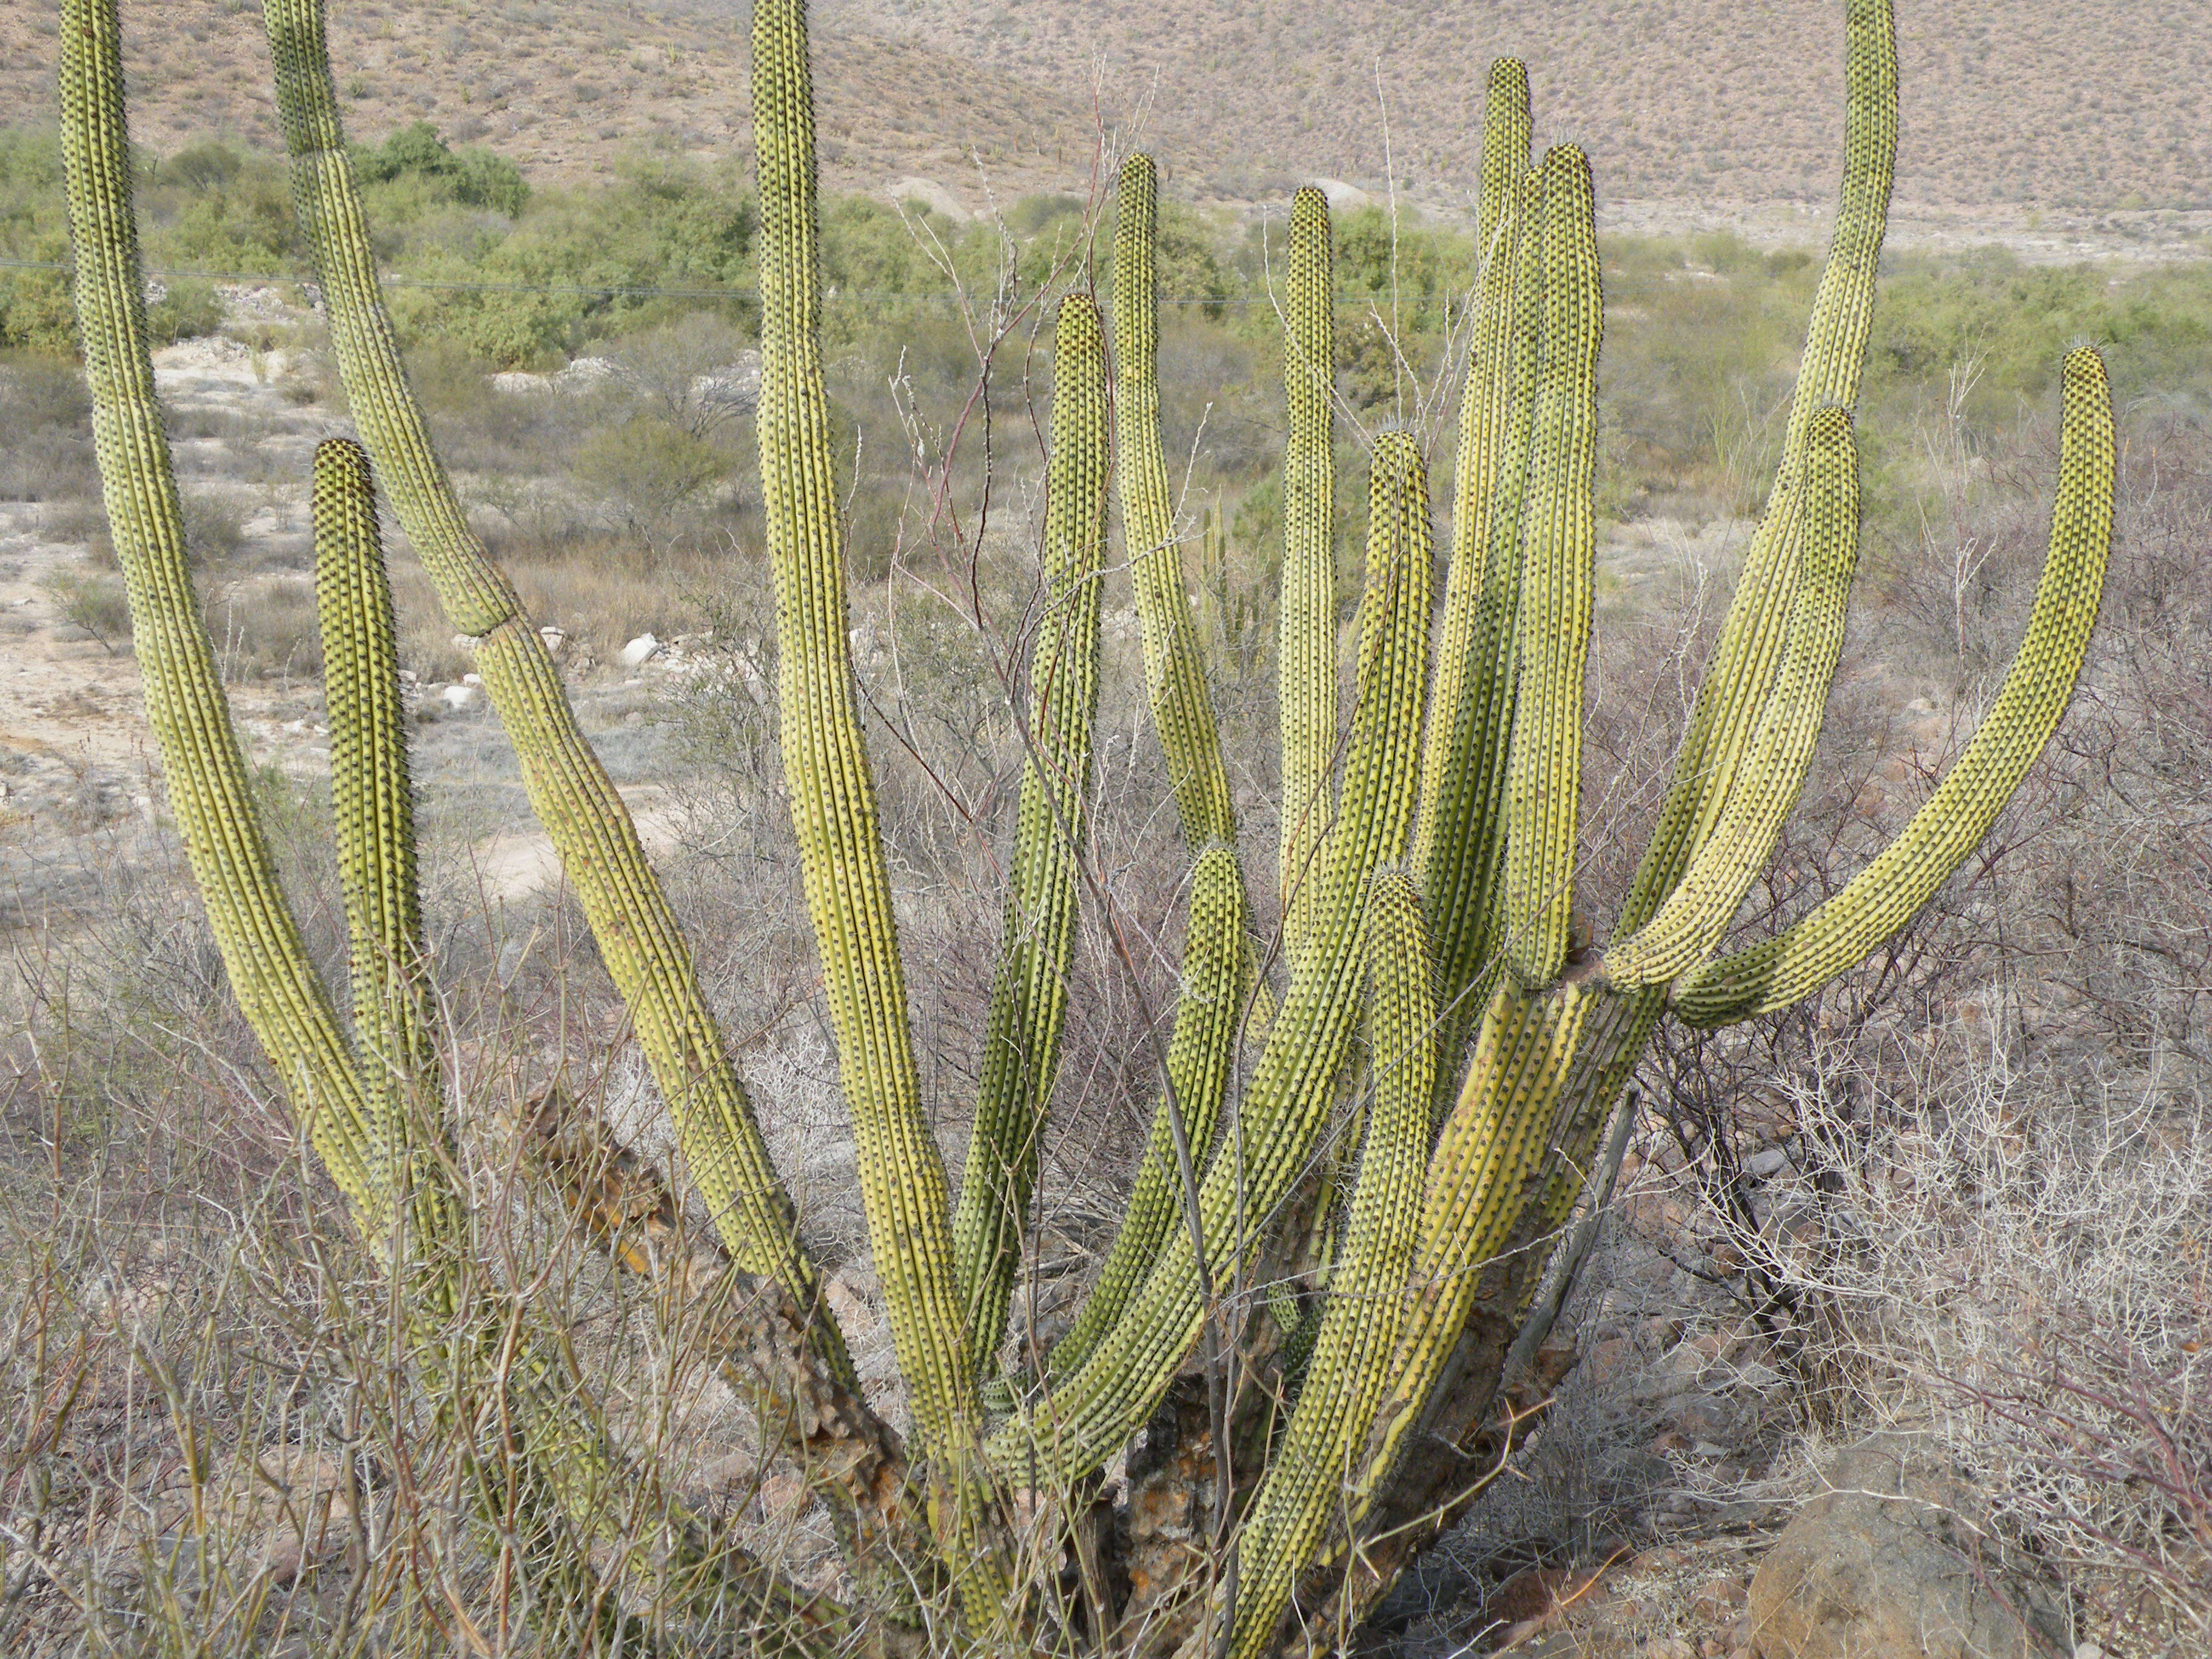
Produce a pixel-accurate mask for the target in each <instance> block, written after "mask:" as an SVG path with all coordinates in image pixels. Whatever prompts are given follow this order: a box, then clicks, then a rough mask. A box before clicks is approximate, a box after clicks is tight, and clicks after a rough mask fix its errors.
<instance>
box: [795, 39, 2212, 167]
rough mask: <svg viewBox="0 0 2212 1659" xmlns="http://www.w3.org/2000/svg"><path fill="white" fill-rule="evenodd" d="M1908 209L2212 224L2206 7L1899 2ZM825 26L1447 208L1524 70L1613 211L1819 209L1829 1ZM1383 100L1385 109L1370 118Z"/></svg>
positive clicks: (1253, 155)
mask: <svg viewBox="0 0 2212 1659" xmlns="http://www.w3.org/2000/svg"><path fill="white" fill-rule="evenodd" d="M1897 12H1898V27H1899V58H1900V61H1901V66H1902V72H1903V79H1904V88H1903V102H1904V121H1903V131H1902V132H1901V135H1900V153H1899V179H1898V197H1899V201H1900V202H1905V203H1913V204H1928V205H1931V206H1947V207H1952V208H1974V207H1981V206H1991V205H2003V206H2008V207H2013V208H2015V209H2017V208H2020V207H2029V208H2033V207H2062V208H2063V207H2091V208H2112V207H2123V206H2127V207H2135V206H2145V205H2148V206H2154V207H2182V206H2197V207H2203V206H2212V121H2208V120H2207V119H2206V118H2205V112H2204V106H2203V88H2204V87H2205V85H2206V82H2207V81H2208V80H2212V4H2204V3H2201V0H2200V3H2187V4H2167V5H2148V6H2147V5H2140V4H2136V3H2131V0H1899V3H1898V6H1897ZM817 13H818V15H819V16H820V18H821V20H822V21H823V24H824V25H826V26H828V27H833V28H835V29H837V30H839V31H841V32H845V33H854V32H860V31H868V30H872V31H873V32H875V33H879V34H882V35H884V36H885V37H887V38H890V39H896V40H914V41H920V42H921V43H923V44H925V45H927V46H933V47H935V48H937V49H939V50H940V51H944V52H952V53H956V54H958V55H960V56H961V57H963V58H973V59H974V60H975V61H976V62H978V63H982V64H991V65H994V66H1000V67H1004V68H1006V69H1008V70H1017V71H1018V73H1020V74H1021V75H1023V76H1024V77H1026V78H1029V79H1031V80H1035V81H1037V82H1042V84H1044V85H1046V86H1048V87H1052V88H1057V89H1059V90H1060V91H1061V92H1062V93H1063V94H1067V95H1070V96H1079V97H1082V98H1084V99H1085V100H1087V99H1088V95H1089V94H1090V91H1091V86H1092V84H1093V82H1094V79H1096V78H1097V77H1098V76H1099V74H1100V71H1101V70H1102V69H1103V86H1104V88H1105V92H1106V95H1107V98H1108V100H1109V103H1111V104H1113V105H1115V106H1118V107H1125V108H1126V107H1133V106H1135V105H1136V104H1137V103H1138V102H1139V100H1141V99H1142V98H1143V97H1145V96H1146V94H1149V95H1150V100H1151V120H1152V124H1153V125H1154V126H1155V127H1156V128H1157V129H1158V131H1161V132H1162V133H1164V134H1171V135H1173V136H1175V137H1178V138H1181V139H1183V140H1185V141H1187V142H1188V143H1190V144H1191V145H1192V146H1193V147H1194V148H1195V149H1197V150H1198V151H1200V153H1202V154H1203V155H1207V156H1209V157H1212V161H1210V162H1209V163H1206V164H1202V165H1206V166H1208V167H1210V168H1211V169H1212V171H1213V172H1214V173H1217V174H1218V176H1219V184H1220V185H1221V187H1222V189H1221V193H1223V194H1225V195H1241V194H1243V193H1245V191H1244V189H1243V185H1245V183H1246V181H1247V179H1249V175H1250V174H1252V173H1254V172H1255V171H1259V172H1265V171H1268V170H1279V172H1280V173H1282V175H1283V176H1284V177H1285V178H1287V177H1288V176H1289V175H1290V174H1291V173H1297V174H1300V175H1311V174H1323V175H1334V176H1341V177H1344V178H1346V179H1352V180H1353V181H1355V182H1358V183H1361V184H1364V185H1370V186H1372V185H1376V184H1378V183H1380V182H1381V181H1382V179H1383V176H1384V153H1383V133H1384V122H1383V112H1384V107H1385V104H1386V103H1387V108H1388V112H1389V137H1390V141H1391V142H1390V149H1391V151H1392V160H1393V161H1394V162H1395V173H1396V175H1397V179H1398V183H1399V185H1400V187H1401V189H1403V188H1406V187H1407V183H1408V181H1409V180H1410V181H1412V186H1413V189H1414V190H1415V191H1416V192H1417V193H1421V194H1425V193H1428V192H1429V191H1431V190H1443V191H1455V190H1459V189H1462V188H1463V185H1462V181H1463V180H1465V179H1468V177H1469V175H1470V174H1471V173H1472V171H1473V169H1474V163H1475V161H1476V159H1477V157H1478V156H1479V155H1480V118H1481V110H1482V98H1483V84H1484V71H1485V69H1486V65H1487V64H1488V63H1489V60H1490V59H1491V58H1493V57H1496V56H1498V55H1500V54H1509V53H1510V54H1512V55H1516V56H1519V57H1522V58H1526V59H1527V60H1528V66H1529V70H1530V79H1531V83H1532V86H1533V89H1534V100H1535V105H1536V111H1537V120H1538V125H1539V132H1540V136H1547V137H1571V138H1573V139H1575V140H1577V142H1580V143H1583V144H1584V145H1585V146H1586V147H1587V148H1588V149H1589V150H1590V152H1591V155H1592V158H1593V160H1594V161H1595V164H1596V171H1597V176H1598V179H1599V183H1600V187H1601V190H1603V191H1606V192H1607V194H1609V195H1611V196H1613V197H1616V198H1618V197H1704V198H1709V199H1710V198H1713V197H1723V198H1733V199H1736V200H1750V201H1779V200H1792V199H1813V200H1819V199H1825V198H1826V197H1827V196H1828V195H1829V194H1830V193H1831V192H1832V189H1833V185H1834V178H1835V173H1836V170H1837V162H1836V157H1835V146H1836V143H1837V137H1838V132H1839V131H1840V127H1841V111H1842V62H1841V60H1842V33H1843V7H1842V5H1841V4H1840V3H1839V0H1186V3H1182V4H1176V5H1171V6H1170V5H1159V4H1156V3H1152V0H890V3H888V4H886V3H883V0H821V3H820V4H819V6H818V8H817ZM1378 90H1379V93H1380V94H1381V95H1380V98H1378Z"/></svg>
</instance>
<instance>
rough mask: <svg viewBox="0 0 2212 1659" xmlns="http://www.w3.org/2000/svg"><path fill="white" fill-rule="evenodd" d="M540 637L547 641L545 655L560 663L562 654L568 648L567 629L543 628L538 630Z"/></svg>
mask: <svg viewBox="0 0 2212 1659" xmlns="http://www.w3.org/2000/svg"><path fill="white" fill-rule="evenodd" d="M538 638H539V639H541V640H543V641H545V654H546V655H547V656H549V657H550V658H552V659H553V660H554V661H555V662H558V661H560V660H561V656H562V653H563V652H565V651H567V650H568V630H567V629H562V628H554V627H550V626H548V627H544V628H541V629H538Z"/></svg>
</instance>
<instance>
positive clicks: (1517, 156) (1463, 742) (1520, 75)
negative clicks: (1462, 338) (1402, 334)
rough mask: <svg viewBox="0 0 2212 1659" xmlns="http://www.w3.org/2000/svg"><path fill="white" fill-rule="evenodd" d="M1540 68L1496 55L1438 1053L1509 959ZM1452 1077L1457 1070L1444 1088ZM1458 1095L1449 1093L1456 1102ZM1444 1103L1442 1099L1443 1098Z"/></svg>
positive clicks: (1438, 714)
mask: <svg viewBox="0 0 2212 1659" xmlns="http://www.w3.org/2000/svg"><path fill="white" fill-rule="evenodd" d="M1528 131H1529V115H1528V72H1527V70H1525V69H1523V68H1522V65H1521V64H1518V63H1516V62H1515V61H1514V60H1513V59H1511V58H1500V59H1498V62H1497V63H1495V64H1492V65H1491V70H1490V103H1489V110H1488V113H1487V117H1486V121H1485V125H1484V130H1483V169H1482V179H1483V185H1482V207H1481V219H1480V223H1481V227H1482V246H1483V260H1484V264H1483V268H1482V279H1481V283H1480V287H1479V289H1478V290H1477V294H1476V301H1475V316H1474V338H1473V340H1472V342H1471V343H1470V346H1469V350H1468V372H1467V386H1466V391H1465V393H1464V396H1463V398H1462V402H1461V404H1460V441H1459V462H1458V469H1457V478H1456V484H1457V490H1458V496H1457V507H1456V508H1455V512H1454V513H1453V517H1452V556H1451V570H1450V574H1449V580H1448V581H1447V584H1446V587H1445V596H1444V611H1443V628H1442V632H1441V638H1440V640H1439V643H1438V647H1437V648H1438V655H1437V684H1436V689H1435V691H1434V693H1433V694H1432V698H1431V703H1432V706H1431V709H1430V711H1429V738H1428V750H1427V753H1426V754H1425V756H1424V757H1423V761H1422V767H1421V773H1422V780H1423V783H1422V795H1421V810H1420V816H1419V818H1418V819H1417V820H1416V821H1415V824H1414V829H1413V868H1414V870H1415V871H1416V872H1417V873H1418V877H1419V884H1420V889H1421V893H1422V896H1423V899H1424V901H1425V904H1426V906H1427V915H1428V924H1429V938H1430V941H1431V946H1432V948H1433V949H1434V951H1435V952H1436V962H1437V1004H1438V1014H1437V1018H1438V1019H1439V1021H1440V1029H1439V1033H1438V1036H1439V1052H1440V1053H1443V1054H1449V1055H1456V1054H1459V1053H1460V1052H1461V1050H1462V1048H1463V1047H1464V1046H1465V1039H1466V1036H1467V1034H1468V1032H1469V1031H1470V1030H1472V1029H1473V1028H1474V1024H1475V1022H1476V1021H1477V1020H1479V1019H1480V1018H1481V1014H1482V1007H1483V1001H1484V1000H1485V997H1484V991H1483V986H1482V981H1483V980H1484V979H1485V977H1486V975H1487V973H1488V972H1489V970H1490V968H1491V964H1492V963H1494V962H1495V961H1496V960H1497V957H1498V941H1499V938H1500V935H1501V934H1502V932H1503V927H1502V923H1503V920H1504V917H1503V912H1502V909H1501V907H1500V906H1499V904H1498V884H1499V881H1500V878H1501V874H1502V867H1503V861H1504V851H1505V840H1504V816H1505V815H1504V805H1503V803H1504V791H1505V775H1506V771H1505V764H1506V759H1507V757H1508V755H1509V754H1510V740H1511V734H1512V729H1513V696H1514V665H1513V647H1514V622H1515V618H1516V614H1517V610H1518V605H1519V599H1520V581H1521V513H1522V500H1523V497H1524V495H1525V492H1526V489H1527V485H1528V447H1529V443H1530V441H1531V438H1532V435H1533V434H1532V428H1533V424H1534V416H1535V390H1536V374H1535V366H1536V360H1537V350H1538V342H1539V339H1540V337H1541V327H1542V322H1543V313H1542V301H1543V274H1542V266H1541V255H1542V250H1543V239H1542V237H1541V234H1537V233H1536V232H1535V231H1534V229H1532V228H1531V227H1532V226H1534V224H1535V223H1536V222H1537V220H1538V218H1539V216H1540V215H1541V205H1542V200H1543V179H1542V174H1541V173H1536V172H1531V171H1529V170H1528ZM1452 1080H1454V1079H1452V1078H1451V1077H1449V1076H1447V1077H1446V1078H1445V1079H1444V1081H1445V1083H1446V1085H1447V1086H1449V1083H1450V1082H1451V1081H1452ZM1445 1104H1446V1105H1448V1104H1449V1103H1445ZM1440 1109H1441V1108H1440Z"/></svg>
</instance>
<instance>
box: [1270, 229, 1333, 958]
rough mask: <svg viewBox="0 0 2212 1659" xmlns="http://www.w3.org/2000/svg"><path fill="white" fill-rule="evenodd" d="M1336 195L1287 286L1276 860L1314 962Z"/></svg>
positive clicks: (1324, 802)
mask: <svg viewBox="0 0 2212 1659" xmlns="http://www.w3.org/2000/svg"><path fill="white" fill-rule="evenodd" d="M1289 264H1290V268H1289V270H1288V273H1287V276H1286V280H1285V283H1284V289H1285V295H1284V298H1285V304H1284V311H1283V397H1284V402H1285V404H1286V405H1287V406H1288V413H1289V416H1290V439H1289V441H1288V443H1287V445H1286V446H1285V448H1284V451H1283V575H1282V605H1281V611H1280V615H1279V619H1278V623H1277V641H1278V643H1277V647H1276V652H1275V661H1276V670H1275V688H1276V702H1277V705H1278V707H1279V719H1280V726H1281V732H1282V751H1283V783H1282V793H1283V809H1282V810H1283V830H1282V836H1281V842H1280V851H1279V855H1278V858H1277V860H1276V868H1277V875H1278V890H1279V892H1280V893H1281V895H1282V904H1283V947H1284V954H1285V957H1286V959H1287V960H1288V961H1290V962H1291V963H1293V964H1296V963H1298V962H1300V961H1302V960H1304V957H1305V954H1306V951H1307V949H1308V946H1309V944H1310V940H1311V939H1312V937H1313V928H1314V924H1313V913H1314V891H1315V886H1316V882H1317V880H1318V878H1319V876H1320V872H1321V849H1322V847H1323V846H1325V845H1326V844H1327V842H1328V825H1329V812H1330V806H1331V805H1332V803H1331V799H1330V790H1329V782H1330V775H1331V774H1332V773H1333V772H1334V769H1335V764H1336V720H1337V712H1336V546H1335V521H1336V453H1335V446H1334V443H1333V442H1332V441H1331V428H1332V424H1333V422H1332V410H1331V393H1332V392H1333V389H1334V381H1335V377H1336V305H1335V301H1336V294H1335V276H1334V271H1333V270H1332V268H1331V267H1332V264H1333V257H1332V252H1331V248H1330V233H1329V221H1328V197H1326V196H1324V195H1322V193H1321V191H1318V190H1316V189H1314V188H1313V187H1312V186H1311V185H1308V186H1307V187H1305V188H1304V189H1303V190H1301V191H1298V193H1297V195H1296V196H1295V197H1292V198H1291V247H1290V260H1289Z"/></svg>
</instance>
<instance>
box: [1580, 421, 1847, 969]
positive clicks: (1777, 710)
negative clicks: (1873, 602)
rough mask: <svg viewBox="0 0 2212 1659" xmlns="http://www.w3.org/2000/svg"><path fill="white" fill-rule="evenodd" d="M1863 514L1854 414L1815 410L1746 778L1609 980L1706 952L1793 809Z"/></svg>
mask: <svg viewBox="0 0 2212 1659" xmlns="http://www.w3.org/2000/svg"><path fill="white" fill-rule="evenodd" d="M1858 513H1859V489H1858V455H1857V451H1856V450H1855V449H1854V448H1853V447H1852V443H1851V417H1850V413H1849V411H1847V410H1841V409H1824V410H1820V412H1819V413H1817V414H1816V415H1814V417H1813V422H1812V425H1811V426H1810V428H1808V434H1807V441H1806V459H1805V487H1804V489H1802V491H1801V492H1800V494H1799V496H1798V501H1797V515H1798V529H1797V532H1796V537H1795V538H1794V540H1795V542H1796V548H1797V562H1798V566H1799V568H1800V569H1801V571H1802V574H1801V575H1800V576H1799V578H1798V580H1797V583H1796V587H1797V603H1796V615H1795V616H1793V617H1791V618H1790V631H1789V636H1788V644H1787V646H1786V647H1785V648H1784V653H1783V658H1782V667H1781V671H1779V672H1778V674H1777V675H1776V676H1775V679H1774V691H1773V695H1772V696H1770V697H1769V698H1768V699H1767V703H1766V708H1765V712H1764V713H1763V714H1761V715H1760V716H1759V728H1758V730H1757V731H1756V732H1754V733H1753V737H1752V741H1751V747H1750V750H1749V751H1748V753H1747V757H1746V759H1745V763H1744V767H1743V771H1742V775H1741V781H1739V782H1738V784H1737V786H1736V787H1735V790H1734V792H1733V793H1730V795H1729V800H1728V805H1727V807H1726V808H1725V809H1724V810H1723V811H1722V813H1721V815H1720V817H1719V819H1718V820H1717V822H1716V823H1715V824H1714V826H1713V830H1712V833H1711V835H1710V836H1706V838H1705V842H1704V844H1703V845H1702V846H1700V847H1699V848H1698V850H1697V853H1696V854H1695V855H1694V856H1692V859H1691V860H1690V867H1689V868H1688V869H1687V870H1686V871H1685V872H1683V875H1682V879H1681V881H1680V883H1679V884H1677V885H1676V887H1675V889H1674V891H1673V892H1672V893H1670V894H1668V896H1667V902H1665V903H1664V904H1662V905H1661V906H1660V907H1659V913H1658V914H1657V915H1655V916H1653V917H1652V918H1651V920H1650V921H1649V922H1647V923H1645V924H1644V927H1641V928H1639V929H1638V930H1637V932H1636V933H1634V934H1633V935H1632V936H1631V937H1630V938H1628V939H1624V940H1622V941H1621V942H1620V943H1619V944H1618V945H1614V946H1613V948H1612V949H1611V950H1610V951H1607V952H1606V957H1605V974H1606V977H1607V979H1609V980H1610V981H1612V982H1613V984H1615V985H1617V986H1620V987H1623V988H1628V987H1636V986H1644V985H1660V984H1665V983H1667V982H1668V981H1672V980H1674V979H1676V978H1679V977H1680V975H1683V974H1686V973H1687V972H1688V971H1689V970H1690V969H1692V968H1693V967H1695V966H1696V965H1697V964H1698V963H1700V962H1702V961H1704V960H1705V958H1706V957H1709V956H1710V955H1711V953H1712V950H1713V947H1714V946H1715V945H1717V944H1718V943H1719V942H1720V939H1721V935H1722V934H1723V933H1725V932H1726V931H1727V929H1728V925H1729V922H1730V921H1732V920H1734V918H1735V912H1736V907H1737V906H1738V905H1740V904H1741V903H1742V902H1743V897H1744V895H1745V894H1746V893H1748V892H1749V891H1750V890H1751V884H1752V883H1753V882H1754V881H1756V880H1758V879H1759V871H1760V870H1762V869H1764V868H1765V865H1766V860H1767V856H1768V854H1771V852H1772V851H1773V850H1774V843H1775V841H1776V839H1777V838H1778V836H1780V835H1781V833H1782V826H1783V824H1784V823H1786V822H1787V821H1788V820H1789V817H1790V813H1791V812H1792V811H1795V810H1796V805H1797V797H1798V794H1799V793H1800V792H1801V791H1802V790H1803V788H1804V787H1805V775H1806V773H1807V772H1808V770H1810V769H1811V768H1812V764H1813V750H1814V748H1815V746H1816V745H1817V744H1819V742H1820V723H1821V720H1822V719H1823V717H1824V716H1825V715H1826V713H1827V706H1828V690H1829V688H1830V687H1831V686H1832V685H1833V684H1835V678H1836V665H1837V663H1838V661H1839V660H1841V659H1842V657H1843V653H1844V623H1845V621H1846V620H1847V618H1848V617H1849V615H1850V598H1851V578H1852V576H1853V574H1855V572H1856V571H1857V565H1858V530H1859V526H1858Z"/></svg>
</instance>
